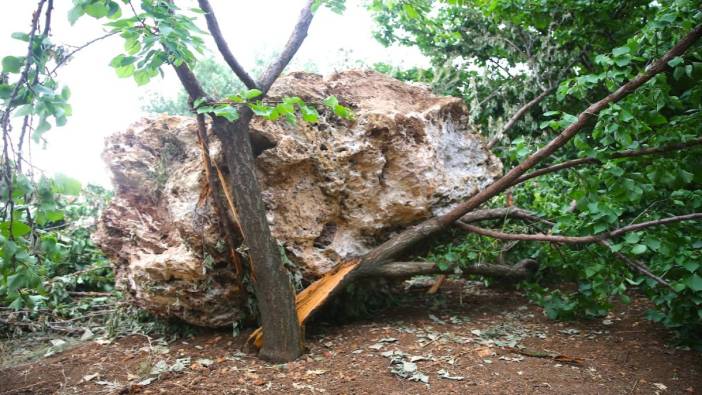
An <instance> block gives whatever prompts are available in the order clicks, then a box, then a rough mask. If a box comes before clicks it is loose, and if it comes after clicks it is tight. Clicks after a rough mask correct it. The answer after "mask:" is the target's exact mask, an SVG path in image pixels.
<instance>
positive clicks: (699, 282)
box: [687, 273, 702, 292]
mask: <svg viewBox="0 0 702 395" xmlns="http://www.w3.org/2000/svg"><path fill="white" fill-rule="evenodd" d="M687 287H688V288H690V289H691V290H693V291H695V292H699V291H702V277H700V276H699V274H697V273H695V274H693V275H692V277H690V278H688V279H687Z"/></svg>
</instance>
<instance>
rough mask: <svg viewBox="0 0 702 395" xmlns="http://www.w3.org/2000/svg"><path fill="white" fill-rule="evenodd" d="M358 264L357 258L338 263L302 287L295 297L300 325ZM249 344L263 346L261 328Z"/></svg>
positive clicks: (251, 337)
mask: <svg viewBox="0 0 702 395" xmlns="http://www.w3.org/2000/svg"><path fill="white" fill-rule="evenodd" d="M358 264H359V260H358V259H354V260H351V261H346V262H344V263H342V264H340V265H339V266H338V267H337V268H336V269H334V271H332V272H329V273H327V274H326V275H324V276H323V277H322V278H320V279H319V280H317V281H315V282H313V283H312V284H310V286H309V287H307V288H305V289H303V290H302V291H301V292H300V293H298V294H297V296H296V297H295V310H296V311H297V318H298V320H299V321H300V325H304V323H305V321H307V319H308V318H309V317H310V316H311V315H312V313H313V312H315V311H316V310H317V308H319V307H320V306H322V305H324V303H325V302H326V301H327V299H328V298H329V296H330V295H331V294H332V292H334V290H336V289H337V287H338V286H339V284H341V282H342V281H343V280H344V279H345V278H346V277H347V276H348V275H349V273H351V272H352V271H353V270H354V269H355V268H356V267H357V266H358ZM247 343H248V344H249V345H252V346H254V347H256V349H261V346H263V329H262V328H258V329H256V330H255V331H254V332H253V333H252V334H251V336H249V339H248V340H247Z"/></svg>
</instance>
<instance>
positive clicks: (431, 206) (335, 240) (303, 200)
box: [95, 71, 502, 326]
mask: <svg viewBox="0 0 702 395" xmlns="http://www.w3.org/2000/svg"><path fill="white" fill-rule="evenodd" d="M330 95H335V96H337V98H338V99H339V101H340V102H341V103H343V104H344V105H346V106H348V107H351V108H352V109H353V111H354V113H355V115H356V118H355V119H354V121H353V122H350V121H344V120H341V119H339V118H337V117H336V116H334V115H333V114H331V113H329V112H328V111H326V110H325V109H324V108H323V106H322V105H321V102H322V101H323V100H324V99H325V98H326V97H327V96H330ZM283 96H300V97H302V98H303V99H304V100H305V101H306V102H307V103H309V104H319V105H318V110H319V112H320V113H321V117H320V122H319V123H317V124H307V123H304V122H302V121H298V123H297V124H296V125H292V124H289V123H286V122H285V121H277V122H268V121H263V120H261V119H256V120H254V121H253V122H252V124H251V133H252V134H253V135H254V136H255V139H253V141H254V151H255V154H256V156H257V157H256V172H257V177H258V180H259V182H260V184H261V189H262V192H263V197H264V201H265V204H266V209H267V213H268V222H269V225H270V228H271V232H272V234H273V236H274V237H275V238H276V239H277V240H278V241H279V242H280V243H281V245H282V246H283V248H284V250H285V253H286V255H287V257H288V258H289V259H290V261H291V263H292V264H291V265H290V266H291V267H290V268H291V271H292V273H293V275H294V276H297V278H298V279H299V278H300V277H302V278H304V280H305V281H311V280H316V279H318V278H319V277H321V276H323V275H325V274H327V273H330V272H332V271H333V272H334V273H335V275H336V276H339V278H341V277H343V276H344V268H345V267H350V266H351V265H352V263H351V262H350V263H347V264H346V265H341V266H338V267H337V264H338V262H342V261H346V260H352V259H353V257H354V256H360V255H363V254H365V253H366V252H368V251H370V250H371V249H373V248H374V247H376V246H377V245H378V244H380V243H381V242H382V241H383V240H386V239H387V238H388V237H390V236H392V234H394V233H395V232H397V231H399V230H402V229H404V228H407V227H408V226H411V225H412V224H415V223H417V222H420V221H422V220H425V219H427V218H430V217H432V216H435V215H440V214H443V213H444V212H446V211H447V210H450V209H451V208H452V206H454V205H455V204H456V203H457V202H460V201H462V200H465V199H466V198H467V197H469V196H470V195H471V193H472V191H474V190H476V189H482V188H483V187H484V186H486V185H488V184H489V183H491V182H492V181H494V180H495V179H496V178H498V177H499V176H500V175H501V174H502V165H501V163H500V162H499V160H497V159H496V158H495V157H494V156H493V155H492V154H491V153H490V152H489V151H488V150H486V149H485V148H484V141H483V139H482V138H481V137H480V136H478V135H477V134H474V133H472V132H471V131H470V130H468V129H466V118H467V109H466V107H465V105H464V104H463V102H462V101H461V100H460V99H457V98H451V97H439V96H435V95H433V94H431V93H430V92H429V91H428V90H427V89H424V88H421V87H417V86H412V85H409V84H405V83H402V82H400V81H397V80H395V79H392V78H390V77H387V76H384V75H382V74H378V73H374V72H360V71H349V72H343V73H339V74H336V75H333V76H331V77H329V78H326V79H323V78H322V77H320V76H317V75H313V74H306V73H293V74H290V75H288V76H285V77H283V78H281V79H279V80H278V81H277V82H276V84H275V85H274V86H273V88H272V89H271V92H270V95H269V96H267V98H266V100H271V101H275V100H279V99H280V98H281V97H283ZM209 149H210V156H211V159H212V168H211V169H209V171H210V173H209V176H208V173H207V172H206V171H205V170H206V166H203V163H206V162H203V156H202V149H201V145H199V144H198V135H197V123H196V122H195V120H192V119H190V118H184V117H165V116H164V117H160V118H156V119H145V120H142V121H140V122H138V123H136V124H135V125H133V126H132V127H131V128H130V129H128V130H127V131H124V132H120V133H117V134H115V135H113V136H112V137H110V138H109V139H108V141H107V146H106V150H105V153H104V157H105V159H106V161H107V163H108V165H109V167H110V169H111V171H112V173H113V179H114V183H115V187H116V195H115V198H114V200H113V202H112V204H111V205H110V206H109V207H108V208H107V209H106V210H105V212H104V215H103V218H102V221H101V223H100V225H99V230H98V232H97V233H96V235H95V240H96V241H97V242H98V244H99V245H100V246H101V247H102V249H103V250H104V251H105V253H106V254H107V255H108V256H109V257H110V258H111V260H112V262H113V264H114V266H115V273H116V279H117V283H118V286H119V287H120V288H121V289H122V290H124V291H125V293H126V294H127V295H129V296H130V298H131V299H132V300H133V301H135V303H137V304H138V305H140V306H142V307H144V308H146V309H148V310H150V311H152V312H154V313H156V314H158V315H161V316H171V317H178V318H181V319H183V320H185V321H187V322H190V323H193V324H197V325H203V326H223V325H227V324H230V323H231V322H233V321H236V320H239V319H242V318H244V317H245V316H247V315H248V314H249V311H250V310H251V308H252V307H253V306H252V305H251V302H252V299H251V298H250V297H249V293H248V291H247V290H246V287H247V281H248V279H247V278H245V277H244V278H242V277H241V270H240V267H241V265H240V263H239V261H240V262H243V263H245V262H247V259H246V256H245V255H246V246H245V245H236V246H230V245H228V244H231V243H232V241H231V240H233V239H235V237H232V235H227V234H226V232H224V227H225V226H226V224H229V227H231V226H236V224H237V223H238V218H235V214H234V215H232V213H231V210H222V209H221V207H219V206H222V205H223V204H226V205H230V204H228V203H229V202H231V200H232V199H233V197H232V196H225V195H217V193H219V194H221V193H222V191H221V189H216V188H209V187H208V179H209V180H211V179H213V176H214V174H213V173H216V176H217V177H218V178H219V179H225V180H226V179H227V174H228V171H229V169H227V168H226V166H224V165H223V163H222V155H221V146H220V145H219V142H218V139H214V138H211V139H209ZM213 194H214V195H213ZM218 202H219V203H218ZM218 211H219V212H220V213H221V211H226V212H227V213H226V215H227V216H228V217H226V218H221V217H220V216H219V215H218V214H217V212H218ZM468 222H471V221H468ZM238 240H240V239H238ZM232 251H236V253H235V254H237V255H238V257H237V259H233V258H232ZM335 275H332V276H328V277H326V278H325V281H323V282H321V283H318V284H316V286H315V287H314V288H315V289H323V288H326V287H329V289H330V290H331V289H334V288H335V287H336V285H338V284H336V283H335ZM311 292H312V291H311V290H310V291H307V294H311ZM321 293H322V294H324V292H321ZM304 294H305V293H304V292H303V293H302V294H301V295H299V296H298V303H300V301H301V297H303V298H304ZM317 297H318V294H315V299H316V298H317ZM310 305H316V304H315V301H310ZM304 310H305V309H304V308H300V305H299V304H298V314H299V315H300V314H302V313H303V312H304ZM303 315H304V314H303Z"/></svg>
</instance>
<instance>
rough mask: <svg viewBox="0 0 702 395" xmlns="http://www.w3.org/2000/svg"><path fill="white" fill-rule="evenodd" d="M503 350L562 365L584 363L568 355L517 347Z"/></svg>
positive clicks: (581, 359)
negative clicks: (545, 359)
mask: <svg viewBox="0 0 702 395" xmlns="http://www.w3.org/2000/svg"><path fill="white" fill-rule="evenodd" d="M502 348H503V349H504V350H507V351H509V352H511V353H514V354H519V355H525V356H527V357H533V358H547V359H551V360H554V361H556V362H562V363H567V364H571V365H582V364H583V363H585V359H583V358H580V357H571V356H568V355H563V354H559V353H556V352H551V351H537V350H532V349H528V348H517V347H502Z"/></svg>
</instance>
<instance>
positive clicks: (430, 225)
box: [359, 24, 702, 266]
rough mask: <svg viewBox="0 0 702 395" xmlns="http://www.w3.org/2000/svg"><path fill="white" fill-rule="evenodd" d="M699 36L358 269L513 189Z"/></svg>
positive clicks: (698, 30)
mask: <svg viewBox="0 0 702 395" xmlns="http://www.w3.org/2000/svg"><path fill="white" fill-rule="evenodd" d="M700 36H702V24H701V25H697V26H696V27H695V28H694V29H693V30H692V31H691V32H690V33H688V34H687V36H685V37H684V38H683V39H682V40H680V42H678V43H677V44H676V45H675V46H674V47H673V48H671V49H670V51H668V52H667V53H666V54H665V55H664V56H663V57H661V58H659V59H658V60H656V61H655V62H653V63H652V64H651V65H650V67H649V68H647V69H646V71H644V72H643V73H641V74H639V75H638V76H636V77H635V78H633V79H632V80H630V81H629V82H627V83H625V84H624V85H622V86H621V87H619V89H617V90H616V91H614V92H612V93H610V94H609V95H607V96H606V97H605V98H603V99H601V100H599V101H598V102H596V103H594V104H592V105H591V106H589V107H588V108H587V109H585V111H583V112H581V113H580V115H579V116H578V120H577V121H576V122H574V123H572V124H571V125H570V126H568V127H567V128H566V129H565V130H563V132H561V133H560V134H559V135H557V136H556V137H555V138H554V139H553V140H551V141H550V142H549V143H548V144H546V145H545V146H544V147H542V148H541V149H539V150H538V151H536V152H535V153H533V154H532V155H531V156H529V157H528V158H526V159H525V160H524V161H523V162H522V163H520V164H519V165H518V166H516V167H514V168H513V169H512V170H510V171H509V172H508V173H507V174H505V175H504V176H503V177H502V178H500V179H498V180H497V181H495V182H493V183H492V184H490V185H489V186H488V187H486V188H485V189H483V190H482V191H479V192H478V190H477V188H476V189H475V190H473V191H472V193H471V194H469V196H471V197H470V198H469V199H468V200H466V201H465V202H463V203H461V204H459V205H457V206H456V207H454V208H453V209H452V210H451V211H449V212H448V213H446V214H444V215H442V216H439V217H434V218H430V219H428V220H426V221H424V222H422V223H420V224H418V225H416V226H414V227H413V228H410V229H407V230H405V231H404V232H402V233H400V234H398V235H397V236H395V237H393V238H391V239H390V240H388V241H386V242H385V243H383V244H381V245H380V246H378V247H376V248H374V249H373V250H371V251H370V252H369V253H368V254H366V255H365V256H364V257H363V258H362V259H361V264H360V265H359V266H367V265H368V264H382V263H384V262H387V261H389V260H390V259H392V258H393V257H394V256H396V255H398V254H400V253H402V252H403V251H405V250H406V249H407V248H409V247H411V246H412V245H414V244H415V243H417V242H418V241H420V240H423V239H424V238H426V237H428V236H431V235H432V234H434V233H435V232H438V231H439V230H441V229H443V228H444V227H446V226H449V225H450V224H452V223H453V222H455V221H456V220H458V219H459V218H461V217H462V216H463V215H465V214H466V213H468V212H470V211H471V210H474V209H476V208H477V207H479V206H480V205H481V204H483V203H485V202H486V201H488V200H489V199H491V198H492V197H493V196H495V195H497V194H499V193H500V192H502V191H504V190H505V189H507V188H509V187H510V186H512V185H513V184H514V182H515V181H516V180H517V179H518V178H519V177H521V176H522V175H523V174H524V173H526V172H527V170H529V169H531V168H532V167H534V166H535V165H537V164H538V163H539V162H541V161H542V160H543V159H544V158H547V157H549V156H550V155H552V154H553V153H554V152H555V151H556V150H557V149H559V148H560V147H562V146H564V145H565V144H566V143H567V142H568V141H570V140H571V139H572V138H573V137H574V136H575V135H576V134H577V133H578V132H579V131H580V130H581V129H582V128H583V127H585V125H586V124H587V123H588V122H589V121H590V120H591V119H592V118H594V117H595V116H597V114H598V113H599V112H600V111H602V110H603V109H604V108H606V107H607V106H609V105H610V104H612V103H616V102H618V101H619V100H621V99H623V98H624V97H626V96H627V95H629V94H630V93H632V92H633V91H635V90H636V89H638V88H639V87H640V86H641V85H643V84H644V83H646V82H648V81H649V80H650V79H651V78H653V77H654V76H655V75H656V74H659V73H661V72H663V71H665V70H666V69H667V68H668V61H670V60H671V59H673V58H674V57H676V56H679V55H681V54H683V53H684V52H685V51H686V50H687V49H688V48H689V47H690V46H691V45H692V44H693V43H694V42H695V41H697V39H699V38H700Z"/></svg>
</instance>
